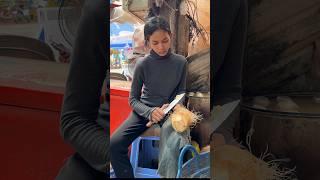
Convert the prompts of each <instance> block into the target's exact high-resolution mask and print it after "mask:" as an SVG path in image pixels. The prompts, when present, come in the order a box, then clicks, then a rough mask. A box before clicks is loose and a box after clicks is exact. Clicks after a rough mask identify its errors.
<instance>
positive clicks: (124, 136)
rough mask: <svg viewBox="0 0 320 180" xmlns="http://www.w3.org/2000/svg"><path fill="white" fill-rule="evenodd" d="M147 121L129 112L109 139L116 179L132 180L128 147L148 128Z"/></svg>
mask: <svg viewBox="0 0 320 180" xmlns="http://www.w3.org/2000/svg"><path fill="white" fill-rule="evenodd" d="M148 121H149V120H148V119H146V118H144V117H142V116H139V115H138V114H137V113H135V112H131V114H130V115H129V117H128V119H127V120H126V121H125V122H123V123H122V125H121V126H120V127H119V128H118V129H117V130H116V131H115V132H114V133H113V135H112V136H111V138H110V153H111V154H110V160H111V164H112V167H113V170H114V172H115V174H116V177H117V178H134V174H133V169H132V166H131V164H130V160H129V157H128V147H129V146H130V144H131V143H132V142H133V141H134V140H135V139H136V138H137V137H138V136H140V135H141V134H142V133H143V132H144V131H145V130H147V128H148V127H146V124H147V123H148Z"/></svg>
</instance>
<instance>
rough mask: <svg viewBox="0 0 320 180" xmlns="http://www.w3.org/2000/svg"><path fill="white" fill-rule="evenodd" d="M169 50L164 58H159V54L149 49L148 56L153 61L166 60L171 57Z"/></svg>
mask: <svg viewBox="0 0 320 180" xmlns="http://www.w3.org/2000/svg"><path fill="white" fill-rule="evenodd" d="M171 54H172V53H171V49H169V50H168V52H167V54H166V55H164V56H160V55H159V54H157V53H156V52H155V51H154V50H153V49H151V51H150V56H151V57H152V58H154V59H166V58H168V57H169V56H170V55H171Z"/></svg>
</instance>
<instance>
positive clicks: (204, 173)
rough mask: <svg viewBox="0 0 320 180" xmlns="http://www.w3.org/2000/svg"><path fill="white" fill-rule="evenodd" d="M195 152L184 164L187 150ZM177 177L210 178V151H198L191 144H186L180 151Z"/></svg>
mask: <svg viewBox="0 0 320 180" xmlns="http://www.w3.org/2000/svg"><path fill="white" fill-rule="evenodd" d="M188 151H191V152H193V154H194V157H193V158H192V159H189V160H188V161H187V162H185V163H184V164H183V157H184V155H185V153H186V152H188ZM177 178H210V152H204V153H200V154H199V153H198V152H197V151H196V149H195V148H194V147H193V146H191V145H186V146H185V147H183V149H182V150H181V152H180V155H179V160H178V173H177Z"/></svg>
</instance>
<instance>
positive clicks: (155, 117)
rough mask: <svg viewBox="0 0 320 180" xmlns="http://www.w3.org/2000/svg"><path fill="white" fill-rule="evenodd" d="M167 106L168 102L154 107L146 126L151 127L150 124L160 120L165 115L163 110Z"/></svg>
mask: <svg viewBox="0 0 320 180" xmlns="http://www.w3.org/2000/svg"><path fill="white" fill-rule="evenodd" d="M168 106H169V104H164V105H162V107H161V108H159V107H156V108H155V109H154V110H153V111H152V113H151V120H150V121H149V122H148V123H147V127H151V125H152V124H155V123H158V122H160V121H161V120H162V119H163V118H164V116H165V114H164V112H163V111H164V109H165V108H167V107H168Z"/></svg>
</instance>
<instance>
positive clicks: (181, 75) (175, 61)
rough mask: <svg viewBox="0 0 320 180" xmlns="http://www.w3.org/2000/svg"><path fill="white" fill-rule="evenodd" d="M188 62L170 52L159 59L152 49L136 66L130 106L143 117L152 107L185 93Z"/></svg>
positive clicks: (159, 105)
mask: <svg viewBox="0 0 320 180" xmlns="http://www.w3.org/2000/svg"><path fill="white" fill-rule="evenodd" d="M186 68H187V60H186V58H185V57H184V56H181V55H178V54H174V53H172V52H171V51H170V50H169V52H168V53H167V55H165V56H159V55H158V54H156V53H155V52H154V51H153V50H151V52H150V54H149V55H148V56H146V57H144V58H143V59H141V60H139V61H138V62H137V64H136V66H135V70H134V75H133V80H132V85H131V91H130V97H129V104H130V106H131V107H132V109H133V110H134V111H135V112H136V113H137V114H139V115H140V116H143V117H145V118H148V119H149V117H150V114H151V112H152V111H153V109H154V108H155V107H161V106H162V105H163V104H166V103H170V102H171V101H172V100H173V99H174V98H175V96H176V95H178V94H181V93H184V92H185V91H186V73H187V69H186Z"/></svg>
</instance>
